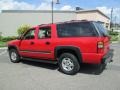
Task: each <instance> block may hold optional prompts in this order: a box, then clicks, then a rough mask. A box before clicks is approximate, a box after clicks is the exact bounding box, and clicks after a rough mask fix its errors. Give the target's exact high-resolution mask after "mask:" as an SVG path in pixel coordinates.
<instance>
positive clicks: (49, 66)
mask: <svg viewBox="0 0 120 90" xmlns="http://www.w3.org/2000/svg"><path fill="white" fill-rule="evenodd" d="M21 63H22V64H25V65H31V66H35V67H40V68H46V69H51V70H56V69H58V65H57V64H49V63H42V62H35V61H27V60H22V62H21Z"/></svg>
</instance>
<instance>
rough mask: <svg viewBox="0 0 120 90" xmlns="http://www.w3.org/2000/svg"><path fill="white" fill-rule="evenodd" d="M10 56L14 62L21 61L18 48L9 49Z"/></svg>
mask: <svg viewBox="0 0 120 90" xmlns="http://www.w3.org/2000/svg"><path fill="white" fill-rule="evenodd" d="M9 57H10V60H11V62H13V63H18V62H20V56H19V54H18V52H17V50H16V49H10V50H9Z"/></svg>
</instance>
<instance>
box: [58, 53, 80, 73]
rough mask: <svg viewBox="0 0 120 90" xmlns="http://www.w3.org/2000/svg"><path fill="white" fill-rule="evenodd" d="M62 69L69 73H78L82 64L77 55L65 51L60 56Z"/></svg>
mask: <svg viewBox="0 0 120 90" xmlns="http://www.w3.org/2000/svg"><path fill="white" fill-rule="evenodd" d="M59 67H60V70H61V71H62V72H63V73H65V74H68V75H74V74H76V73H77V72H78V71H79V69H80V64H79V62H78V60H77V58H76V56H75V55H73V54H71V53H63V54H62V55H61V56H60V57H59Z"/></svg>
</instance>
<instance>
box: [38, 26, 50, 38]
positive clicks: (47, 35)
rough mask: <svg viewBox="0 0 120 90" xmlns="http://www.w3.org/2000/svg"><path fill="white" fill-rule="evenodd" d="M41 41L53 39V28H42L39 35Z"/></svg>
mask: <svg viewBox="0 0 120 90" xmlns="http://www.w3.org/2000/svg"><path fill="white" fill-rule="evenodd" d="M38 38H39V39H44V38H51V27H42V28H40V29H39V33H38Z"/></svg>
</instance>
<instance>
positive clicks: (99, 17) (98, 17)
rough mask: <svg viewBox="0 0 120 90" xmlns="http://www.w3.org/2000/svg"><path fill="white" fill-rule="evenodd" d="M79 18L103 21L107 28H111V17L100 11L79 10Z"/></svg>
mask: <svg viewBox="0 0 120 90" xmlns="http://www.w3.org/2000/svg"><path fill="white" fill-rule="evenodd" d="M76 19H77V20H90V21H101V22H103V24H104V26H105V27H106V28H107V29H110V19H109V18H106V17H105V16H104V15H102V14H100V13H99V12H78V13H77V16H76Z"/></svg>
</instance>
